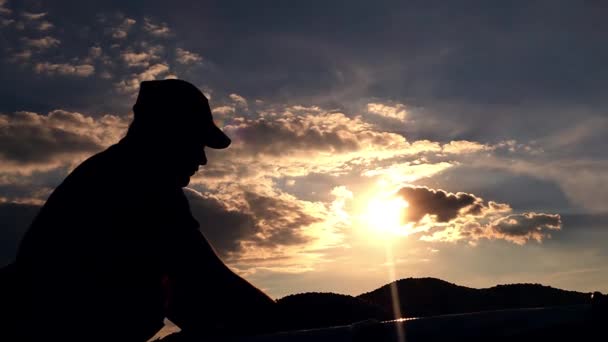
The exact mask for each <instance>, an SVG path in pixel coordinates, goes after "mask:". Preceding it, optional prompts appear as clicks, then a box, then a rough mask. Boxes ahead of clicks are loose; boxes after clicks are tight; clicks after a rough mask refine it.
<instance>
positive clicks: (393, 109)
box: [367, 102, 407, 121]
mask: <svg viewBox="0 0 608 342" xmlns="http://www.w3.org/2000/svg"><path fill="white" fill-rule="evenodd" d="M367 111H368V112H369V113H372V114H376V115H380V116H383V117H385V118H390V119H395V120H399V121H405V118H406V117H407V110H406V108H405V106H404V105H403V104H400V103H397V104H395V105H392V106H391V105H386V104H382V103H375V102H372V103H368V104H367Z"/></svg>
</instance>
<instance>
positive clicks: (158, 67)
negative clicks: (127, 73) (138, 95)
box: [114, 63, 169, 94]
mask: <svg viewBox="0 0 608 342" xmlns="http://www.w3.org/2000/svg"><path fill="white" fill-rule="evenodd" d="M168 73H169V66H168V65H167V64H163V63H157V64H154V65H151V66H150V67H148V69H146V70H144V71H142V72H141V73H139V74H131V78H130V79H126V80H122V81H120V82H117V83H115V84H114V86H115V88H116V90H118V92H120V93H123V94H134V93H135V92H136V91H137V90H138V89H139V84H140V83H141V82H143V81H150V80H155V79H158V78H159V77H161V76H163V75H166V74H168Z"/></svg>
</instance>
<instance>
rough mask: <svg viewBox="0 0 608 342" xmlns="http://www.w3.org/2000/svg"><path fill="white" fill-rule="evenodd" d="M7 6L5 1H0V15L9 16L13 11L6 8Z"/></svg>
mask: <svg viewBox="0 0 608 342" xmlns="http://www.w3.org/2000/svg"><path fill="white" fill-rule="evenodd" d="M6 5H7V0H0V14H4V15H10V14H12V13H13V11H12V10H11V9H10V8H8V7H6Z"/></svg>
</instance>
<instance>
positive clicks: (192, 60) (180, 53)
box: [175, 48, 203, 64]
mask: <svg viewBox="0 0 608 342" xmlns="http://www.w3.org/2000/svg"><path fill="white" fill-rule="evenodd" d="M175 53H176V57H175V60H176V61H177V62H178V63H181V64H197V63H200V62H201V61H202V60H203V57H201V55H199V54H197V53H194V52H191V51H188V50H184V49H181V48H177V49H175Z"/></svg>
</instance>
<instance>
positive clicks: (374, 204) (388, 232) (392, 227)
mask: <svg viewBox="0 0 608 342" xmlns="http://www.w3.org/2000/svg"><path fill="white" fill-rule="evenodd" d="M408 206H409V203H408V202H407V201H406V200H404V199H403V198H401V197H399V196H394V195H391V196H378V197H375V198H372V199H371V200H370V201H369V202H368V204H367V209H366V211H365V213H364V214H363V219H364V221H365V224H366V226H367V227H368V228H369V229H370V230H371V231H372V232H374V233H377V234H379V235H381V236H384V237H391V236H395V235H401V236H404V235H409V234H408V226H407V225H405V224H404V222H403V221H404V220H403V219H404V216H405V214H406V210H407V207H408Z"/></svg>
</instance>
